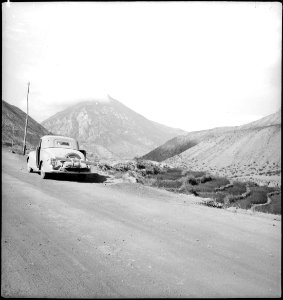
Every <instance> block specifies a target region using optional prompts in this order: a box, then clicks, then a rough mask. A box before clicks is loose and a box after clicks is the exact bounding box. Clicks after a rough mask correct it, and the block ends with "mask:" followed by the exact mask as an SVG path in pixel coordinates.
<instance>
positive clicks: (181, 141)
mask: <svg viewBox="0 0 283 300" xmlns="http://www.w3.org/2000/svg"><path fill="white" fill-rule="evenodd" d="M233 128H234V127H220V128H214V129H209V130H202V131H193V132H190V133H188V134H186V135H180V136H177V137H175V138H173V139H171V140H169V141H167V142H166V143H165V144H163V145H161V146H159V147H157V148H156V149H154V150H152V151H150V152H149V153H147V154H146V155H144V156H143V157H142V158H143V159H147V160H153V161H158V162H161V161H164V160H165V159H167V158H170V157H172V156H175V155H177V154H180V153H182V152H184V151H186V150H188V149H190V148H192V147H194V146H196V145H197V144H198V143H200V142H201V141H202V140H205V139H208V138H212V137H215V136H219V135H221V134H223V133H225V132H228V131H231V130H233Z"/></svg>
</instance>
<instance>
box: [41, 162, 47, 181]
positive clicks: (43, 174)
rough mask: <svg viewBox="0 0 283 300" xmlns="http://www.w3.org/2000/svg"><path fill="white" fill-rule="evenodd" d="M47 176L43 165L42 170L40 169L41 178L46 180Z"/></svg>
mask: <svg viewBox="0 0 283 300" xmlns="http://www.w3.org/2000/svg"><path fill="white" fill-rule="evenodd" d="M47 174H48V173H46V172H45V171H44V168H43V164H42V165H41V168H40V177H41V178H42V179H46V178H47Z"/></svg>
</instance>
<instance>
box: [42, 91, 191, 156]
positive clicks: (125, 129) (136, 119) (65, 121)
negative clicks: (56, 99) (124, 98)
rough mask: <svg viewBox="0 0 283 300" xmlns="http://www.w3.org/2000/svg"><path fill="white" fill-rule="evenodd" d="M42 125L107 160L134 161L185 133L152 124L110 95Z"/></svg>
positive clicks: (77, 107) (64, 112)
mask: <svg viewBox="0 0 283 300" xmlns="http://www.w3.org/2000/svg"><path fill="white" fill-rule="evenodd" d="M42 125H43V126H44V127H46V128H47V129H49V130H51V131H52V132H54V133H56V134H61V135H67V136H71V137H74V138H76V139H78V140H79V142H80V145H81V147H83V148H85V149H86V150H87V151H88V152H90V153H93V155H94V156H97V157H99V158H104V159H124V158H125V159H128V158H134V157H136V156H140V155H143V154H145V153H147V152H148V151H150V150H151V149H154V148H156V147H157V146H159V145H161V144H163V143H164V142H165V141H167V140H168V139H170V138H172V137H175V136H177V135H180V134H184V133H185V131H183V130H180V129H175V128H170V127H166V126H164V125H161V124H158V123H155V122H153V121H150V120H148V119H146V118H145V117H143V116H141V115H140V114H138V113H136V112H134V111H133V110H131V109H129V108H128V107H126V106H125V105H123V104H122V103H120V102H119V101H117V100H115V99H113V98H111V97H109V96H108V99H106V100H104V101H101V100H100V101H99V100H93V101H85V102H81V103H78V104H76V105H74V106H72V107H69V108H68V109H66V110H64V111H61V112H59V113H57V114H56V115H54V116H52V117H51V118H49V119H47V120H45V121H44V122H42Z"/></svg>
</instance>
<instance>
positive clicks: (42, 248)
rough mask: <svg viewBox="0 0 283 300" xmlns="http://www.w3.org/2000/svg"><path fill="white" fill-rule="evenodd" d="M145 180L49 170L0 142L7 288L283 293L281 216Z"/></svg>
mask: <svg viewBox="0 0 283 300" xmlns="http://www.w3.org/2000/svg"><path fill="white" fill-rule="evenodd" d="M195 202H196V198H195V197H193V196H189V195H181V194H180V195H177V194H173V193H170V192H166V191H163V190H158V189H155V188H150V187H146V186H142V185H139V184H130V183H129V184H125V183H121V184H108V183H107V181H106V182H104V183H103V182H101V183H95V182H80V181H76V180H68V178H65V180H59V179H56V178H53V179H49V180H42V179H41V178H40V176H39V175H38V174H28V173H27V171H26V165H25V158H24V157H23V156H20V155H17V154H12V153H10V152H8V151H6V150H5V149H3V151H2V241H1V242H2V257H1V259H2V261H1V262H2V277H1V281H2V282H1V295H2V296H4V297H56V298H74V297H76V298H89V297H91V298H94V297H116V298H117V297H118V298H119V297H280V296H281V216H275V215H264V214H260V213H259V214H254V215H249V214H242V213H233V212H231V211H227V210H219V209H214V208H209V207H205V206H199V205H196V204H195Z"/></svg>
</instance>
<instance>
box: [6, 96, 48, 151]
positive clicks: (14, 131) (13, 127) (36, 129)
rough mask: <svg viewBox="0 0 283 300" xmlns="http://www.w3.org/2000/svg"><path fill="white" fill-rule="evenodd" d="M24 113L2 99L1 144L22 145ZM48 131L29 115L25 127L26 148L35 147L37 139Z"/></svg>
mask: <svg viewBox="0 0 283 300" xmlns="http://www.w3.org/2000/svg"><path fill="white" fill-rule="evenodd" d="M25 122H26V113H25V112H23V111H22V110H21V109H19V108H18V107H16V106H14V105H11V104H9V103H7V102H6V101H4V100H2V144H6V145H11V144H12V143H13V145H20V146H22V145H23V139H24V130H25ZM46 134H50V132H49V131H48V130H47V129H45V128H44V127H43V126H42V125H40V124H39V123H37V122H36V121H35V120H34V119H32V118H31V117H29V121H28V128H27V139H26V141H27V148H30V147H35V146H36V145H37V144H38V142H39V139H40V138H41V137H42V136H43V135H46Z"/></svg>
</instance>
